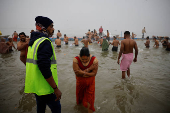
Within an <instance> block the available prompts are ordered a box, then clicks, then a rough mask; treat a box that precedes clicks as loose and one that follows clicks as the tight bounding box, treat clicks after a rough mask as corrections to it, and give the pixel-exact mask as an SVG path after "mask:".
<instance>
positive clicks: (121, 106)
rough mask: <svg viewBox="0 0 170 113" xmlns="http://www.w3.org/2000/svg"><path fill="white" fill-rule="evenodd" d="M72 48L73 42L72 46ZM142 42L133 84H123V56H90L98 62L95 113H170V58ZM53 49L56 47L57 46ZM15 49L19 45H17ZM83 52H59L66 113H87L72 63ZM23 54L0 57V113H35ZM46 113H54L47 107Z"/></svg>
mask: <svg viewBox="0 0 170 113" xmlns="http://www.w3.org/2000/svg"><path fill="white" fill-rule="evenodd" d="M71 43H73V42H69V44H71ZM143 43H144V41H137V44H138V47H139V55H138V61H137V62H136V63H132V65H131V75H132V76H131V79H130V80H128V79H125V80H122V79H121V71H120V66H119V65H118V64H117V57H118V52H112V51H111V48H112V47H111V46H110V47H109V51H105V52H103V51H102V50H101V48H100V47H99V45H98V44H97V43H93V44H92V45H90V46H89V49H90V53H91V54H92V55H95V56H96V57H97V59H98V60H99V68H98V73H97V75H96V90H95V109H96V113H169V112H170V94H169V93H170V52H167V51H165V49H164V48H162V46H160V47H159V48H158V49H156V48H153V47H152V46H153V44H154V43H153V42H152V41H151V48H149V49H147V48H145V47H144V44H143ZM53 44H54V42H53ZM15 45H16V43H15ZM81 47H82V44H80V46H79V47H74V46H70V45H64V44H63V42H62V48H60V49H58V48H55V52H56V56H57V64H58V67H57V68H58V78H59V89H60V90H61V92H62V98H61V106H62V113H84V112H85V109H84V108H83V107H81V106H77V105H76V79H75V74H74V72H73V68H72V60H73V58H74V57H75V56H77V55H78V54H79V52H80V49H81ZM19 55H20V52H19V51H13V52H11V53H9V54H0V113H35V112H36V101H35V97H34V95H33V94H25V93H24V82H25V81H24V80H25V65H24V64H23V63H22V62H21V61H20V60H19ZM46 113H50V109H49V108H48V107H47V110H46Z"/></svg>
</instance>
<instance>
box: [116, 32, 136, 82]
mask: <svg viewBox="0 0 170 113" xmlns="http://www.w3.org/2000/svg"><path fill="white" fill-rule="evenodd" d="M133 48H134V49H135V58H134V60H133ZM137 55H138V47H137V44H136V42H135V41H134V40H133V39H131V38H130V32H129V31H125V32H124V40H122V41H121V47H120V52H119V57H118V61H117V63H118V64H119V63H120V61H119V60H120V57H122V60H121V63H120V70H121V71H122V79H124V78H125V72H126V71H127V75H128V77H130V65H131V63H132V61H134V62H137Z"/></svg>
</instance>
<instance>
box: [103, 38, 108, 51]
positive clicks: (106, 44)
mask: <svg viewBox="0 0 170 113" xmlns="http://www.w3.org/2000/svg"><path fill="white" fill-rule="evenodd" d="M108 48H109V43H108V42H107V41H106V39H105V38H104V39H103V43H102V51H107V50H108Z"/></svg>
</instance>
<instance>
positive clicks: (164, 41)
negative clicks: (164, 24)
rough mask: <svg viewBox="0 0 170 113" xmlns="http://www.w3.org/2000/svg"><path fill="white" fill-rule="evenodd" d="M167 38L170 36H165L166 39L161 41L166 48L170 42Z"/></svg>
mask: <svg viewBox="0 0 170 113" xmlns="http://www.w3.org/2000/svg"><path fill="white" fill-rule="evenodd" d="M167 38H169V37H167V36H165V37H164V40H162V41H161V43H162V46H163V47H164V48H166V46H167V43H168V42H167V40H166V39H167Z"/></svg>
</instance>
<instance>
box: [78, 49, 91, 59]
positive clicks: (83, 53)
mask: <svg viewBox="0 0 170 113" xmlns="http://www.w3.org/2000/svg"><path fill="white" fill-rule="evenodd" d="M82 56H87V57H89V56H90V52H89V49H88V48H87V47H83V48H82V49H81V50H80V57H82Z"/></svg>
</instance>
